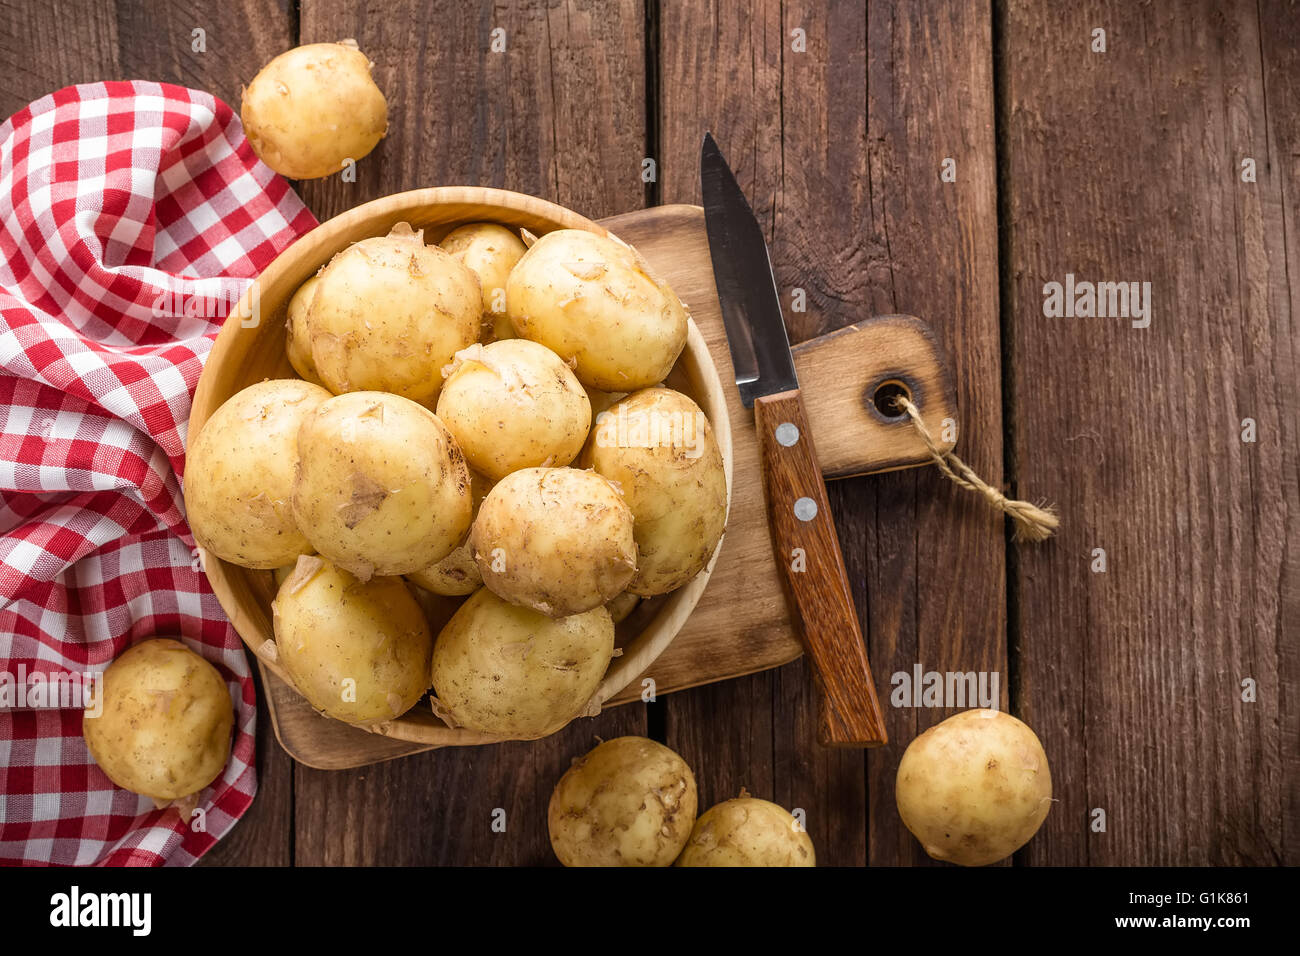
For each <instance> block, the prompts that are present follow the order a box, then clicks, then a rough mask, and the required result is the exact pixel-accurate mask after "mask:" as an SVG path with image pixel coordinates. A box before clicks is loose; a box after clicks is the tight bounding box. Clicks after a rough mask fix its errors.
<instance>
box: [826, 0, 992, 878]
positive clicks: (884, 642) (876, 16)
mask: <svg viewBox="0 0 1300 956" xmlns="http://www.w3.org/2000/svg"><path fill="white" fill-rule="evenodd" d="M870 11H871V12H870V19H869V22H868V30H867V64H868V66H867V92H868V102H867V130H866V150H867V162H868V167H869V177H868V181H867V184H866V193H867V195H866V197H865V198H864V204H865V206H866V209H864V212H865V213H866V216H865V218H866V221H867V222H868V223H870V227H869V229H867V230H866V234H865V236H863V237H862V239H861V240H860V242H862V243H864V244H865V245H866V247H867V248H868V249H869V250H872V255H871V256H870V258H869V259H868V265H867V268H866V272H867V275H868V277H869V280H870V282H869V287H868V291H867V292H865V293H864V295H865V296H866V298H867V300H868V301H878V300H879V299H882V298H884V299H887V300H888V301H889V302H890V303H891V306H892V310H893V311H903V312H912V313H915V314H916V315H919V316H921V317H922V318H924V319H927V320H928V321H929V322H931V323H932V325H933V326H934V328H935V331H936V334H937V335H938V337H939V339H940V341H941V342H943V343H944V345H945V346H946V347H947V348H948V350H949V353H950V354H951V355H952V360H953V370H954V377H955V379H956V388H957V406H958V408H959V410H960V418H959V425H960V428H959V436H958V441H957V451H958V452H959V453H960V454H961V456H962V458H963V459H964V460H965V461H966V462H967V463H968V464H970V465H971V467H972V468H974V469H975V471H976V472H978V473H979V474H980V475H981V476H983V477H984V478H985V479H986V480H987V481H988V482H989V483H990V484H992V485H994V486H995V487H996V486H997V485H998V484H999V482H1000V479H1001V471H1002V399H1001V362H1000V348H999V339H1000V329H999V315H998V262H997V198H996V196H997V192H996V156H995V142H994V137H993V121H994V109H993V75H992V61H993V57H992V16H991V11H990V10H989V8H988V6H986V5H984V4H973V3H968V2H963V0H953V2H944V3H939V4H935V3H919V2H917V3H899V4H884V5H881V4H873V5H871V7H870ZM946 160H952V166H951V169H952V170H953V171H954V173H955V182H947V181H945V178H944V177H943V175H942V173H943V170H944V168H945V165H944V164H945V161H946ZM870 263H876V266H875V268H872V267H871V265H870ZM841 494H843V495H844V496H845V498H846V500H851V501H853V502H855V507H856V509H858V511H857V513H858V514H859V515H862V518H863V521H864V525H865V527H863V529H862V531H861V532H860V533H861V534H862V535H863V538H864V540H865V547H863V551H864V554H863V555H862V560H863V563H864V565H865V572H866V574H865V577H866V598H867V599H868V600H867V602H866V603H867V606H868V626H869V634H870V641H871V644H870V648H871V652H872V656H873V659H874V660H875V661H876V662H877V663H876V668H877V671H878V672H879V675H880V676H879V677H878V680H879V681H880V682H881V683H882V684H883V683H885V682H887V681H888V680H889V679H890V675H892V674H894V673H899V672H908V673H910V672H912V671H913V670H914V668H916V667H917V666H919V667H920V668H921V669H922V671H939V672H948V671H957V672H963V673H966V672H971V671H974V672H981V673H988V674H990V676H991V675H993V674H997V675H999V684H1000V688H999V689H1000V695H999V696H1000V698H1001V703H1000V706H1003V707H1005V706H1006V702H1007V699H1008V696H1007V690H1006V688H1007V683H1008V674H1007V670H1008V669H1007V657H1006V571H1005V533H1004V522H1003V521H1002V519H1001V518H999V517H997V516H996V515H994V514H992V513H991V512H989V511H988V510H987V508H986V506H985V504H984V503H983V502H982V501H980V500H978V499H977V498H976V496H974V495H971V494H969V493H967V492H965V491H962V490H960V489H958V488H956V487H955V486H953V485H952V484H951V483H949V482H948V481H946V480H945V479H943V478H942V477H941V476H940V475H939V474H938V472H937V471H936V470H934V469H926V470H921V471H916V472H910V473H902V474H898V475H892V476H883V477H882V478H881V479H880V480H879V481H877V482H872V481H870V480H867V481H861V482H858V483H856V484H855V485H853V486H846V487H844V488H842V490H841ZM892 689H893V688H892V687H889V686H886V687H885V688H884V689H883V690H882V693H885V694H890V693H891V691H892ZM972 705H973V704H972V702H966V707H969V706H972ZM962 709H965V708H964V707H961V706H957V707H945V708H937V709H932V708H907V707H904V708H896V709H894V710H893V713H894V715H895V719H894V724H893V725H892V726H891V728H890V731H891V734H892V737H893V741H894V746H892V747H891V748H889V750H887V751H884V752H882V753H879V754H872V755H871V756H870V757H869V758H868V762H869V768H868V769H869V782H870V787H871V798H872V800H871V807H870V820H871V830H870V841H871V855H870V862H871V863H873V864H896V863H913V864H926V865H929V864H930V863H931V861H930V859H929V857H927V856H926V855H925V854H924V852H923V851H922V850H921V848H920V845H919V844H918V843H917V842H916V841H915V840H914V839H913V838H912V836H911V834H910V833H908V832H907V830H906V828H904V827H903V825H902V823H901V821H900V820H899V818H898V811H897V808H896V806H895V803H894V778H895V775H896V773H897V767H898V760H899V759H900V758H901V757H902V754H903V751H904V750H905V749H906V747H907V744H908V743H909V742H910V741H911V740H912V738H913V737H915V736H916V734H918V733H920V732H921V731H923V730H925V729H927V728H928V727H930V726H933V725H934V724H936V723H938V722H939V721H940V720H942V719H943V718H945V717H947V716H950V715H951V714H953V713H956V712H958V711H960V710H962Z"/></svg>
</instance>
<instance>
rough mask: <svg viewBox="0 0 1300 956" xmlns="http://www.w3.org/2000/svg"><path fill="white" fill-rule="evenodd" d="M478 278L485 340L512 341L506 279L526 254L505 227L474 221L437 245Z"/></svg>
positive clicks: (450, 234)
mask: <svg viewBox="0 0 1300 956" xmlns="http://www.w3.org/2000/svg"><path fill="white" fill-rule="evenodd" d="M438 245H440V246H442V248H444V249H446V250H447V251H448V252H450V253H451V254H452V255H453V256H455V257H456V258H457V259H459V260H460V261H461V262H463V263H464V264H465V265H466V266H468V267H469V270H470V271H471V272H473V273H474V274H475V275H476V276H478V284H479V287H480V289H482V292H483V341H484V342H493V341H496V340H499V339H513V338H514V337H515V330H514V327H513V326H512V325H511V324H510V316H509V315H507V314H506V307H505V297H506V278H507V277H508V276H509V275H510V270H511V269H513V268H514V267H515V263H517V262H518V261H519V259H520V257H521V256H523V254H524V253H525V252H526V251H527V247H526V246H525V245H524V243H523V241H522V240H521V239H520V238H519V237H518V236H516V235H515V234H514V233H513V232H511V231H510V230H509V229H507V228H506V227H505V226H498V225H497V224H496V223H493V222H471V223H469V224H467V225H464V226H458V227H457V228H455V229H453V230H452V231H451V232H449V233H447V235H446V237H445V238H444V239H443V240H442V242H440V243H438Z"/></svg>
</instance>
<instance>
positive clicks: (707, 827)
mask: <svg viewBox="0 0 1300 956" xmlns="http://www.w3.org/2000/svg"><path fill="white" fill-rule="evenodd" d="M677 865H678V866H816V865H817V855H816V854H815V853H814V852H813V844H812V840H811V839H810V838H809V836H808V834H807V833H806V832H805V831H804V829H803V828H802V827H801V826H800V825H799V823H798V821H796V820H795V818H794V817H793V816H791V815H790V814H789V813H788V812H787V811H785V810H783V809H782V808H781V807H778V806H777V805H776V804H775V803H769V802H768V801H766V800H758V799H755V798H754V797H747V796H743V795H742V796H739V797H737V798H736V799H734V800H727V801H726V802H724V803H719V804H718V805H717V806H715V807H712V808H711V809H709V810H708V811H706V812H705V813H704V815H703V816H701V817H700V818H699V819H698V820H696V821H695V829H694V830H692V831H691V838H690V839H689V840H688V841H687V842H686V848H685V849H684V850H682V855H681V856H679V857H678V858H677Z"/></svg>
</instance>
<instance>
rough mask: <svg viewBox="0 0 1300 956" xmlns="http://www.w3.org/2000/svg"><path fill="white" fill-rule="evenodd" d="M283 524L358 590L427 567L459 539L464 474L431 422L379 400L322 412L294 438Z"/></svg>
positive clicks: (360, 396) (364, 398)
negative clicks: (379, 577)
mask: <svg viewBox="0 0 1300 956" xmlns="http://www.w3.org/2000/svg"><path fill="white" fill-rule="evenodd" d="M298 455H299V457H298V473H297V478H296V480H295V481H294V484H293V514H294V518H295V519H296V520H297V522H298V527H299V528H301V529H302V530H303V533H304V534H306V536H307V539H308V540H309V541H310V542H311V543H312V545H313V546H314V547H315V549H316V550H317V551H318V552H320V554H321V555H323V556H324V557H327V558H329V559H330V560H331V561H333V562H334V563H335V564H337V565H339V566H340V567H341V568H343V569H344V570H346V571H348V572H350V573H352V574H354V575H356V576H357V577H359V578H361V579H362V580H366V579H368V578H369V577H370V576H371V575H372V574H409V573H411V572H413V571H419V570H422V569H424V568H427V567H429V566H430V565H433V564H437V563H438V562H439V561H441V560H442V559H443V558H445V557H446V556H447V555H449V554H451V552H452V551H454V550H455V549H456V547H457V546H459V545H460V543H461V542H462V541H463V540H464V538H465V532H466V531H467V530H468V529H469V524H470V515H471V512H472V509H473V505H472V501H471V495H470V475H469V467H468V466H467V465H466V464H465V458H464V456H463V455H462V454H461V453H460V449H459V448H457V447H456V443H455V441H453V440H452V437H451V435H450V434H448V432H447V429H446V428H444V427H443V424H442V422H440V421H438V418H437V416H436V415H434V414H433V412H431V411H429V410H428V409H427V408H424V407H423V406H421V405H417V404H415V402H412V401H408V400H407V399H404V398H400V397H398V396H396V395H389V394H386V393H383V392H349V393H347V394H346V395H339V396H336V397H335V398H331V399H329V400H328V401H326V402H322V403H321V404H320V405H319V406H318V407H317V408H316V409H315V411H314V412H313V413H312V414H311V415H310V416H308V417H307V419H306V421H304V422H303V424H302V429H301V431H300V432H299V434H298Z"/></svg>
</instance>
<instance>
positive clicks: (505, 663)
mask: <svg viewBox="0 0 1300 956" xmlns="http://www.w3.org/2000/svg"><path fill="white" fill-rule="evenodd" d="M613 654H614V622H613V621H611V620H610V617H609V612H608V611H606V610H605V609H604V608H603V607H598V608H594V609H593V610H590V611H586V612H584V613H582V614H574V615H571V616H569V617H563V618H559V619H553V618H549V617H546V616H545V615H543V614H538V613H537V612H536V611H532V610H529V609H528V608H525V607H518V606H516V605H513V604H508V603H506V602H505V601H503V600H502V599H501V598H499V597H497V596H496V595H495V594H493V593H492V592H491V591H489V590H488V589H487V588H480V589H479V590H477V591H475V592H474V593H473V594H472V595H471V596H470V597H469V599H468V600H467V601H466V602H465V603H464V604H462V605H461V607H460V610H458V611H457V612H456V614H455V615H454V616H453V617H452V619H451V620H450V621H449V622H448V623H447V626H446V627H444V628H443V629H442V632H441V633H440V634H439V635H438V639H437V640H436V641H435V642H434V646H433V670H432V675H433V687H434V691H435V693H436V694H437V695H438V701H439V707H440V709H441V710H442V712H444V713H446V714H448V715H449V716H450V717H451V718H452V720H453V721H454V722H455V723H456V724H458V725H459V726H461V727H466V728H468V729H470V730H476V731H479V732H481V733H487V734H496V735H499V736H501V737H511V738H519V739H525V740H527V739H533V738H536V737H544V736H546V735H547V734H551V733H554V732H555V731H557V730H559V729H560V728H561V727H563V726H564V725H565V724H567V723H568V722H569V721H570V720H572V719H573V718H575V717H579V716H581V715H582V714H583V712H584V711H585V710H586V707H587V704H588V703H590V701H591V698H592V696H593V695H594V694H595V693H596V688H597V687H599V686H600V681H601V679H602V678H603V677H604V676H605V671H606V670H607V669H608V668H609V662H610V659H611V658H612V657H613Z"/></svg>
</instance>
